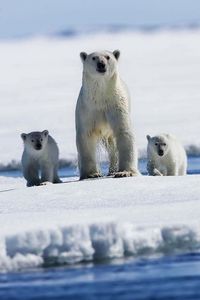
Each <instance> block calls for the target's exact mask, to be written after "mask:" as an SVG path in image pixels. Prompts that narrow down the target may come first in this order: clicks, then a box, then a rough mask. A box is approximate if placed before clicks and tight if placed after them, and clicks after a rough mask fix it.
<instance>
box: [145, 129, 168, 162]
mask: <svg viewBox="0 0 200 300" xmlns="http://www.w3.org/2000/svg"><path fill="white" fill-rule="evenodd" d="M147 141H148V149H149V150H150V151H151V152H153V153H155V154H156V155H158V156H161V157H162V156H165V155H166V154H167V152H168V150H169V142H168V138H167V134H165V135H164V134H163V135H156V136H154V137H151V136H150V135H147Z"/></svg>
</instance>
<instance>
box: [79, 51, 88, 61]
mask: <svg viewBox="0 0 200 300" xmlns="http://www.w3.org/2000/svg"><path fill="white" fill-rule="evenodd" d="M87 56H88V55H87V53H86V52H81V53H80V57H81V60H82V62H84V61H85V60H86V58H87Z"/></svg>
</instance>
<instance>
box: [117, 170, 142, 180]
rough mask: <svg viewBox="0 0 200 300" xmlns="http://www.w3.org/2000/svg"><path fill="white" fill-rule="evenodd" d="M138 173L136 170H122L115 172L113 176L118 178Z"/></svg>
mask: <svg viewBox="0 0 200 300" xmlns="http://www.w3.org/2000/svg"><path fill="white" fill-rule="evenodd" d="M138 175H140V173H139V172H138V171H136V170H132V171H122V172H116V173H115V176H114V177H115V178H120V177H133V176H138Z"/></svg>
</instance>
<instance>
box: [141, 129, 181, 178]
mask: <svg viewBox="0 0 200 300" xmlns="http://www.w3.org/2000/svg"><path fill="white" fill-rule="evenodd" d="M147 140H148V146H147V170H148V173H149V175H153V176H175V175H179V176H180V175H186V170H187V156H186V152H185V150H184V148H183V146H182V145H181V144H180V142H179V141H178V140H177V139H176V137H175V136H173V135H171V134H160V135H156V136H154V137H150V136H149V135H147Z"/></svg>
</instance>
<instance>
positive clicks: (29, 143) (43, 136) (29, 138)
mask: <svg viewBox="0 0 200 300" xmlns="http://www.w3.org/2000/svg"><path fill="white" fill-rule="evenodd" d="M48 135H49V132H48V130H44V131H42V132H40V131H33V132H30V133H22V134H21V138H22V140H23V142H24V146H25V148H26V149H27V150H29V151H41V150H43V149H44V148H45V146H46V144H47V142H48Z"/></svg>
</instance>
